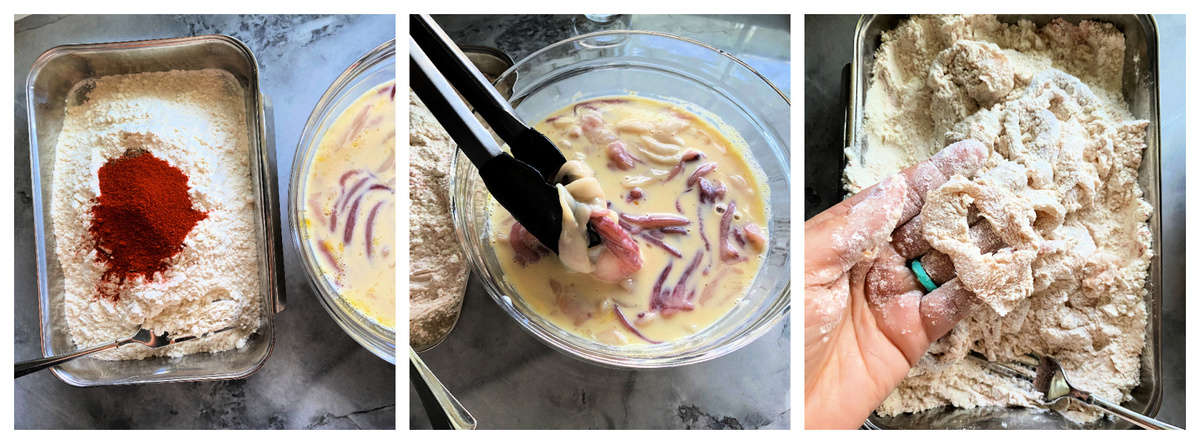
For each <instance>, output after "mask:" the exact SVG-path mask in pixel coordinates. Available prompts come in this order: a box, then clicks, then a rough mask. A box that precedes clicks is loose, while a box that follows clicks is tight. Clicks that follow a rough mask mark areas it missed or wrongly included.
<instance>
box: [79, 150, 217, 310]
mask: <svg viewBox="0 0 1200 444" xmlns="http://www.w3.org/2000/svg"><path fill="white" fill-rule="evenodd" d="M99 179H100V197H99V199H97V203H96V205H95V206H94V207H92V227H91V233H92V236H94V237H95V238H96V254H98V255H99V256H100V258H101V259H102V260H104V262H106V263H107V264H108V269H107V270H106V271H105V272H104V276H103V277H102V278H101V281H102V282H101V286H100V289H99V290H100V294H101V295H102V296H104V297H108V298H113V299H116V298H117V297H118V295H119V292H120V288H121V285H122V284H124V283H125V281H127V280H129V279H131V278H133V277H135V276H140V277H141V278H142V279H143V280H146V281H151V280H153V279H154V275H156V274H159V273H162V272H163V271H165V270H166V269H167V266H169V265H170V263H169V262H168V260H169V259H170V258H172V257H174V256H175V255H176V254H179V252H180V251H181V250H183V240H184V238H185V237H187V235H188V233H189V232H191V231H192V227H195V226H196V223H197V222H200V221H201V220H203V219H204V218H205V217H206V216H207V213H204V212H202V211H197V210H194V209H192V198H191V197H190V196H188V185H187V182H188V178H187V176H185V175H184V174H183V172H182V171H179V169H178V168H175V167H173V166H171V165H170V164H168V163H167V162H165V161H163V160H162V159H159V158H157V157H154V155H153V154H150V153H144V152H140V151H135V152H132V153H130V154H129V155H126V156H122V157H118V158H115V159H111V160H109V161H108V163H105V164H104V166H103V167H100V172H99Z"/></svg>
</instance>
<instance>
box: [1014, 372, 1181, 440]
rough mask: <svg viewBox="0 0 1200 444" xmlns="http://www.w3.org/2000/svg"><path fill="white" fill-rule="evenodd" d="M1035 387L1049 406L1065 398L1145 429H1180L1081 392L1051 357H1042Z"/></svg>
mask: <svg viewBox="0 0 1200 444" xmlns="http://www.w3.org/2000/svg"><path fill="white" fill-rule="evenodd" d="M1033 386H1034V387H1036V388H1037V389H1038V391H1039V392H1042V400H1043V401H1044V402H1046V403H1047V404H1051V403H1054V402H1056V401H1058V400H1060V399H1063V398H1069V399H1074V400H1076V401H1079V402H1082V403H1084V404H1088V405H1093V406H1096V407H1099V408H1100V409H1101V410H1104V411H1106V412H1108V413H1111V414H1113V415H1116V416H1117V417H1119V418H1121V419H1124V420H1126V421H1129V422H1131V423H1133V424H1135V425H1137V426H1139V427H1141V428H1143V429H1151V430H1179V427H1175V426H1173V425H1170V424H1167V423H1165V422H1162V421H1159V420H1157V419H1154V418H1151V417H1149V416H1146V415H1143V414H1141V413H1138V412H1135V411H1133V410H1129V409H1127V408H1125V407H1121V405H1120V404H1117V403H1115V402H1109V401H1107V400H1105V399H1103V398H1099V397H1097V396H1095V395H1093V394H1091V393H1090V392H1087V391H1084V390H1080V389H1078V388H1075V387H1074V386H1072V385H1071V383H1070V382H1069V381H1067V373H1066V372H1064V371H1063V369H1062V366H1060V365H1058V361H1056V360H1055V359H1054V358H1051V357H1049V356H1042V359H1041V362H1039V363H1038V366H1037V375H1036V376H1034V378H1033Z"/></svg>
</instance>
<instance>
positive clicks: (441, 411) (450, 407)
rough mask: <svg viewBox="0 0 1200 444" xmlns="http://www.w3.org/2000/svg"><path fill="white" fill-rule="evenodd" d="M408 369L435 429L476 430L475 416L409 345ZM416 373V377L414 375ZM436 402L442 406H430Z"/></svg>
mask: <svg viewBox="0 0 1200 444" xmlns="http://www.w3.org/2000/svg"><path fill="white" fill-rule="evenodd" d="M408 369H409V380H410V381H412V383H413V386H414V387H415V388H416V389H417V395H419V396H420V397H421V404H422V405H424V406H425V411H426V412H427V413H428V414H429V421H430V423H432V424H433V428H435V429H450V428H453V429H456V430H464V429H465V430H474V429H475V425H476V424H475V417H474V416H471V412H468V411H467V409H466V408H465V407H463V405H462V403H461V402H458V398H455V397H454V395H452V394H451V393H450V391H449V390H447V389H446V386H444V385H442V381H440V380H438V378H437V376H434V374H433V372H432V371H430V370H429V367H427V366H426V365H425V361H422V360H421V357H420V356H418V355H417V351H416V350H414V349H413V348H412V347H408ZM414 375H416V377H414ZM434 404H436V405H437V406H438V407H440V408H436V409H431V408H429V407H430V406H432V405H434Z"/></svg>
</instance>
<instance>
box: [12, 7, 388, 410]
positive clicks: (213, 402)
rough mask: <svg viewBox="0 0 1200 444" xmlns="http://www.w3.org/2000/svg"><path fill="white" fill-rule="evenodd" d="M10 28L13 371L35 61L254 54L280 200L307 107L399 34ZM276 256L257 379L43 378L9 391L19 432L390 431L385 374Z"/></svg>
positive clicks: (200, 24) (369, 21)
mask: <svg viewBox="0 0 1200 444" xmlns="http://www.w3.org/2000/svg"><path fill="white" fill-rule="evenodd" d="M15 27H16V29H15V47H16V48H15V50H16V59H15V66H16V75H15V78H14V83H15V85H14V87H15V91H16V100H15V111H14V113H15V116H16V123H15V130H16V142H15V146H16V149H15V150H14V151H15V153H16V162H15V164H16V178H15V181H16V197H15V200H16V208H15V214H16V224H15V225H16V239H15V243H14V246H13V247H14V250H15V251H16V252H17V254H16V258H15V262H16V271H15V275H16V276H19V277H21V278H19V279H17V281H16V284H15V287H16V288H15V301H14V306H15V307H16V310H15V318H16V319H15V325H14V328H15V336H16V342H15V347H14V348H15V360H18V361H19V360H23V359H31V358H34V357H38V356H40V349H39V346H38V341H39V337H38V310H37V290H36V287H35V283H36V279H35V278H34V276H36V273H37V269H36V265H35V263H34V257H33V255H32V254H31V253H29V252H31V251H33V249H34V248H33V245H34V242H35V240H34V234H33V208H32V200H31V191H30V190H31V185H30V171H29V151H28V148H27V147H28V125H27V122H26V110H25V91H24V86H25V77H26V76H27V75H28V71H29V67H30V66H31V65H32V63H33V61H34V59H36V58H37V56H38V55H40V54H41V53H42V52H43V51H45V50H47V49H50V48H51V47H54V46H57V45H61V44H68V43H89V42H112V41H124V40H143V39H151V38H163V37H179V36H189V35H199V34H214V33H216V34H227V35H231V36H233V37H236V38H238V39H239V40H241V41H242V42H244V43H246V44H247V45H248V46H249V47H250V48H251V50H253V51H254V54H255V57H256V58H257V59H258V65H259V70H260V83H261V85H262V88H263V93H264V94H266V95H267V96H268V97H269V98H270V100H271V102H272V104H273V106H274V125H275V127H274V128H275V133H274V136H275V147H276V158H277V159H278V161H277V164H278V171H279V174H278V176H279V192H280V195H281V199H282V202H287V189H288V177H289V172H290V171H291V161H292V155H293V153H294V151H295V147H296V143H297V141H298V140H299V138H300V131H301V129H302V128H303V127H304V122H305V120H307V119H308V114H309V112H311V111H312V107H313V105H315V104H316V102H317V99H318V98H319V97H320V95H321V94H322V92H324V91H325V88H327V87H328V86H329V84H330V83H332V82H333V79H334V78H336V77H337V75H338V74H340V73H341V71H342V70H343V69H344V68H345V67H346V66H348V65H350V64H351V63H352V62H354V61H355V60H356V59H357V58H358V57H359V56H361V55H362V54H364V53H366V52H367V51H369V50H370V49H372V48H374V47H375V46H377V45H379V44H380V43H382V42H384V41H387V40H390V39H392V38H393V36H395V17H394V16H392V15H376V16H369V15H368V16H299V15H283V16H235V15H218V16H160V15H138V16H111V15H105V16H31V17H26V18H23V19H21V20H20V21H18V22H16V26H15ZM282 207H284V208H286V205H282ZM283 218H284V219H283V226H284V227H287V215H286V214H284V215H283ZM286 231H287V229H286V228H285V229H284V234H285V236H287V233H286ZM284 245H285V247H284V263H285V270H286V271H285V272H286V276H287V288H286V292H287V299H288V300H287V302H288V306H287V310H286V311H284V312H282V313H280V314H279V316H278V318H277V319H276V327H277V334H276V344H275V351H274V353H273V354H272V356H271V357H270V359H269V360H268V361H267V363H266V365H265V366H264V367H263V368H262V370H260V371H259V372H258V373H255V374H254V375H252V376H250V377H249V378H247V379H244V380H239V381H224V382H204V383H178V384H154V385H140V386H122V387H97V388H77V387H72V386H69V385H67V384H65V383H63V382H61V381H59V380H57V379H56V378H55V377H54V376H53V375H52V374H50V372H41V373H38V374H34V375H29V376H26V377H23V378H21V379H18V380H16V382H15V384H14V391H15V398H16V399H15V426H16V428H17V429H31V428H32V429H38V428H185V429H211V428H252V429H264V428H270V429H304V428H308V429H344V428H364V429H392V428H395V418H396V401H395V398H396V396H395V366H393V365H391V364H388V363H387V362H385V361H383V360H382V359H379V358H378V357H376V356H375V355H372V354H371V353H370V352H368V351H367V350H365V349H363V348H362V347H360V346H359V345H358V344H357V343H355V342H354V341H353V340H352V339H350V337H349V336H347V335H346V334H345V333H344V332H342V330H341V329H340V328H339V327H338V326H337V324H335V323H334V322H333V320H332V319H331V318H330V317H329V315H328V314H327V313H326V312H325V310H324V309H323V308H322V307H321V306H320V303H319V302H318V301H317V296H316V295H315V294H314V293H313V290H312V289H311V288H310V287H309V284H308V282H307V279H306V278H305V276H304V272H303V270H301V269H300V263H299V262H298V260H297V255H296V252H295V250H294V248H293V247H292V243H291V241H290V240H285V242H284Z"/></svg>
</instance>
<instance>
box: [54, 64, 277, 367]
mask: <svg viewBox="0 0 1200 444" xmlns="http://www.w3.org/2000/svg"><path fill="white" fill-rule="evenodd" d="M81 86H82V88H83V89H81V90H79V91H84V92H86V97H87V99H86V101H84V103H82V104H70V103H69V104H68V106H67V108H66V115H65V117H64V121H63V127H62V132H61V133H60V134H59V136H58V144H57V146H56V147H55V163H54V173H53V174H54V182H53V195H52V201H51V208H52V222H53V228H54V235H55V238H56V242H55V245H54V250H55V251H54V252H55V255H56V256H57V258H58V261H59V263H60V266H61V267H62V273H63V275H64V279H65V282H64V285H63V288H64V292H65V294H64V303H65V311H66V320H67V324H68V327H69V328H70V332H71V337H72V339H73V340H74V342H75V344H76V345H77V346H79V347H84V346H90V345H96V344H100V343H104V342H110V341H113V340H115V339H118V338H124V337H128V336H130V335H132V334H133V333H134V332H135V331H137V328H138V326H139V325H140V326H142V327H144V328H147V329H150V330H152V331H154V332H156V333H161V332H164V331H165V332H169V333H171V334H172V335H199V334H203V333H206V332H210V331H213V330H217V329H220V328H223V327H226V326H229V325H233V326H236V327H237V328H236V329H234V330H231V331H227V332H223V333H221V334H217V335H213V336H210V337H207V338H203V339H199V340H193V341H189V342H184V343H180V344H177V345H173V346H170V347H165V348H160V349H157V350H150V349H147V348H144V347H140V346H132V345H131V346H125V347H121V348H120V349H117V350H113V351H108V352H104V353H102V354H98V355H95V356H97V357H99V358H102V359H142V358H146V357H149V356H156V355H166V356H182V355H185V354H190V353H197V352H218V351H223V350H230V349H234V348H238V347H241V346H243V345H244V344H245V343H246V340H247V338H248V337H249V336H250V334H251V333H253V332H254V331H255V330H257V329H258V326H259V314H260V310H261V309H262V308H261V307H260V305H261V298H260V296H259V294H260V288H259V274H258V259H259V258H258V252H257V251H258V250H257V248H256V245H257V241H256V240H255V229H254V211H255V205H254V194H253V191H252V186H251V178H250V164H249V161H250V154H249V149H250V148H249V146H250V145H249V142H248V140H247V137H248V135H247V134H246V130H245V128H246V116H245V111H244V110H245V104H244V102H243V99H242V97H243V95H242V89H241V87H240V86H239V85H238V84H237V82H236V81H235V80H234V79H233V78H232V77H230V75H229V74H228V73H225V72H223V71H217V70H201V71H169V72H156V73H143V74H132V75H119V76H108V77H102V78H98V79H95V80H89V81H85V82H84V83H83V84H82V85H81ZM81 86H77V87H76V88H77V89H78V88H80V87H81ZM89 89H90V90H89ZM73 93H74V92H73ZM72 95H74V94H72ZM130 149H141V150H146V151H148V152H150V153H152V154H153V155H154V156H155V157H158V158H160V159H162V160H165V161H166V162H168V163H169V164H171V165H172V166H174V167H176V168H178V169H179V170H181V171H182V172H183V173H184V174H186V175H187V176H188V185H189V187H190V190H189V194H190V196H191V199H192V208H193V209H196V210H200V211H204V212H207V213H208V216H207V217H206V218H204V219H203V220H201V221H200V222H199V223H198V224H197V225H196V226H195V227H194V228H193V229H192V231H191V232H190V233H189V234H188V236H187V238H186V239H185V240H184V247H183V250H182V251H180V252H179V253H178V254H177V255H175V256H174V257H173V258H172V259H171V260H170V261H171V264H170V267H169V268H168V269H167V270H166V271H165V272H163V273H161V274H159V275H157V276H156V277H155V278H154V279H152V280H151V281H149V282H147V281H145V280H144V279H142V278H140V277H137V278H134V279H133V280H132V281H126V283H125V284H124V285H123V286H122V288H121V290H120V293H119V295H118V296H119V298H118V299H117V300H116V301H115V302H114V301H112V300H110V299H107V298H102V297H99V296H98V292H97V291H96V289H97V283H98V282H99V281H100V277H101V275H102V274H103V273H104V270H105V267H106V264H105V263H104V262H103V261H101V260H98V258H97V254H96V250H95V248H96V241H95V239H93V238H92V235H91V234H90V233H89V231H88V227H89V226H90V225H91V220H92V214H91V208H92V206H93V205H94V204H95V202H96V198H97V195H98V194H99V192H100V187H99V180H98V177H97V171H98V170H99V169H100V167H101V166H103V165H104V164H105V163H106V162H107V161H108V160H109V159H112V158H114V157H119V156H121V155H123V154H124V153H125V152H126V151H127V150H130Z"/></svg>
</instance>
